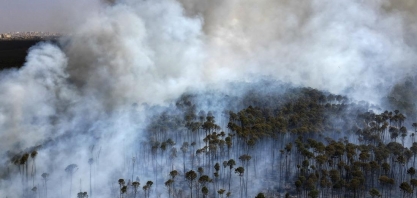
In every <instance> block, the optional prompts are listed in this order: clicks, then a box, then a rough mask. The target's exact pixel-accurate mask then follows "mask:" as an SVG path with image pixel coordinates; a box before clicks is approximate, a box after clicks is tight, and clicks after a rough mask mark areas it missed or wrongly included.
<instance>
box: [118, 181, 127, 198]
mask: <svg viewBox="0 0 417 198" xmlns="http://www.w3.org/2000/svg"><path fill="white" fill-rule="evenodd" d="M117 182H118V183H119V186H120V187H119V190H120V197H122V188H123V186H124V185H125V180H124V179H119V180H118V181H117Z"/></svg>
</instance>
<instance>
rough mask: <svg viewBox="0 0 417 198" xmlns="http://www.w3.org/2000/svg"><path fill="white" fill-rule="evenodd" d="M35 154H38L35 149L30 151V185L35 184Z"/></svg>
mask: <svg viewBox="0 0 417 198" xmlns="http://www.w3.org/2000/svg"><path fill="white" fill-rule="evenodd" d="M37 155H38V152H37V151H36V150H35V151H32V153H31V154H30V157H31V158H32V186H35V175H36V164H35V158H36V156H37ZM34 169H35V170H34Z"/></svg>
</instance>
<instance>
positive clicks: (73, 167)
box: [65, 164, 78, 198]
mask: <svg viewBox="0 0 417 198" xmlns="http://www.w3.org/2000/svg"><path fill="white" fill-rule="evenodd" d="M77 170H78V166H77V165H76V164H70V165H68V166H67V167H66V168H65V172H67V173H68V174H69V175H70V198H71V191H72V175H73V174H74V173H75V172H76V171H77Z"/></svg>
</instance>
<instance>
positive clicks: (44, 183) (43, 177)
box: [42, 173, 49, 198]
mask: <svg viewBox="0 0 417 198" xmlns="http://www.w3.org/2000/svg"><path fill="white" fill-rule="evenodd" d="M48 177H49V174H48V173H42V179H43V185H44V187H45V197H46V198H48V183H47V181H48Z"/></svg>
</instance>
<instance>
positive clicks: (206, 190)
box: [201, 186, 208, 197]
mask: <svg viewBox="0 0 417 198" xmlns="http://www.w3.org/2000/svg"><path fill="white" fill-rule="evenodd" d="M201 192H202V193H203V196H204V197H207V194H208V188H207V187H205V186H203V188H201Z"/></svg>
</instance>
